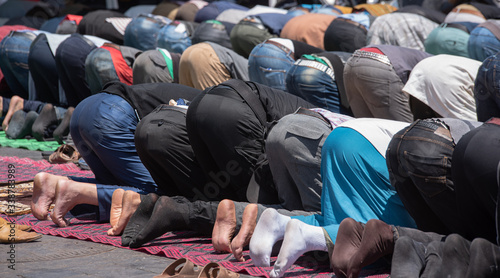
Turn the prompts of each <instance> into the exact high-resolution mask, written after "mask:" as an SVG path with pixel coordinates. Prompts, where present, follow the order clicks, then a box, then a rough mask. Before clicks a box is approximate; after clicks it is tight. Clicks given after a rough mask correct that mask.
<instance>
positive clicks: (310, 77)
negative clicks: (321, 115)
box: [286, 61, 349, 114]
mask: <svg viewBox="0 0 500 278" xmlns="http://www.w3.org/2000/svg"><path fill="white" fill-rule="evenodd" d="M310 62H312V63H318V64H321V63H319V62H316V61H310ZM321 65H322V64H321ZM331 70H332V71H333V69H331ZM286 88H287V91H288V92H289V93H291V94H293V95H296V96H298V97H301V98H303V99H305V100H307V101H309V102H310V103H312V104H314V105H316V106H317V107H320V108H324V109H327V110H329V111H331V112H335V113H340V114H349V113H348V112H347V111H346V109H345V108H344V107H342V106H341V104H340V95H339V90H338V87H337V82H336V81H335V80H334V79H332V77H331V76H330V75H328V74H327V73H326V72H324V71H321V70H319V69H316V68H313V67H308V66H305V65H297V64H294V65H292V67H291V68H290V69H289V70H288V73H287V75H286Z"/></svg>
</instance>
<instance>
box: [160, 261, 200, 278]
mask: <svg viewBox="0 0 500 278" xmlns="http://www.w3.org/2000/svg"><path fill="white" fill-rule="evenodd" d="M199 273H200V267H199V266H197V265H195V264H194V263H193V262H192V261H190V260H189V259H186V258H180V259H178V260H176V261H174V262H173V263H171V264H170V265H169V266H167V268H165V270H164V271H163V272H162V273H161V274H160V275H157V276H155V277H153V278H164V277H176V278H193V277H198V275H199Z"/></svg>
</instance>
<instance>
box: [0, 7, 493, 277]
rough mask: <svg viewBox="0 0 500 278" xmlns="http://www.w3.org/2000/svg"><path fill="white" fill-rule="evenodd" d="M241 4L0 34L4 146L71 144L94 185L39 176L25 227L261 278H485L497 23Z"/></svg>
mask: <svg viewBox="0 0 500 278" xmlns="http://www.w3.org/2000/svg"><path fill="white" fill-rule="evenodd" d="M0 2H1V1H0ZM11 2H12V1H6V2H5V1H4V4H3V5H6V4H9V3H11ZM247 2H248V1H247ZM247 2H245V1H240V2H238V1H237V2H225V1H214V2H211V1H208V2H205V1H199V0H194V1H188V2H185V3H183V4H179V2H178V1H176V2H168V1H163V2H161V3H159V4H157V5H142V6H141V5H138V6H136V7H130V9H128V10H127V12H125V13H124V14H122V13H120V12H118V11H111V10H91V9H90V8H88V9H86V8H82V7H84V6H78V9H77V10H78V12H79V13H80V14H81V15H78V14H64V13H63V12H62V11H61V10H60V11H58V12H59V14H58V17H55V16H54V17H52V18H50V19H47V20H46V21H44V23H43V24H41V25H40V26H34V25H33V24H35V23H37V21H36V20H32V19H31V20H28V19H29V18H30V17H29V16H25V17H24V21H23V20H20V21H17V22H24V23H29V24H28V26H26V25H15V24H10V25H9V24H4V25H2V26H0V36H1V38H2V40H1V42H0V69H1V70H2V76H0V78H2V80H1V82H0V93H1V95H0V98H1V101H0V105H1V106H0V108H1V111H2V115H3V118H4V119H3V123H2V128H3V130H4V131H6V135H7V137H9V138H12V139H20V138H25V137H26V136H33V137H35V138H36V139H37V140H40V141H43V140H47V138H55V139H56V140H57V141H59V142H60V143H64V142H65V140H68V139H71V140H72V142H73V144H74V147H75V148H76V149H77V150H78V152H79V153H80V155H81V157H82V158H83V159H84V160H85V162H86V163H87V164H88V166H89V167H90V169H91V170H92V172H93V173H94V175H95V179H88V178H79V177H66V176H57V175H53V174H49V173H45V172H42V173H38V174H37V175H36V176H35V177H34V190H33V199H32V202H31V209H32V214H33V215H34V216H35V217H36V218H37V219H39V220H52V221H53V222H54V223H55V224H57V225H58V226H60V227H65V226H67V225H69V222H68V221H67V219H66V217H67V216H66V215H67V213H68V212H71V214H72V215H73V216H78V215H81V214H86V213H90V212H91V213H95V215H96V220H97V221H98V222H102V223H104V222H109V223H110V224H111V228H110V229H109V231H108V232H107V233H108V235H109V236H121V243H122V245H123V246H129V247H131V248H137V247H140V246H143V245H145V244H148V242H150V241H153V240H154V239H156V238H158V237H160V236H162V235H163V234H165V233H167V232H170V231H180V230H191V231H196V232H198V233H200V234H201V235H206V236H211V238H212V243H213V247H214V249H215V250H216V251H219V252H230V253H232V254H233V255H234V258H235V259H236V260H237V261H244V260H245V259H248V258H245V256H244V250H246V249H247V248H248V249H249V255H250V258H251V260H252V263H253V264H254V265H255V266H262V267H264V266H270V265H271V257H272V256H274V255H277V259H276V261H275V262H274V265H273V269H272V270H271V272H270V274H269V275H270V276H271V277H281V276H283V275H284V274H285V272H286V271H287V269H289V268H290V267H291V265H292V264H294V263H295V261H296V260H297V259H298V258H299V257H300V256H301V255H303V254H304V253H306V252H309V251H324V252H328V255H329V258H330V265H331V267H332V269H333V271H334V272H335V274H336V275H337V276H339V277H357V276H359V275H360V272H361V270H362V269H363V268H364V267H367V266H369V265H371V264H373V263H376V262H377V263H379V264H380V263H381V264H391V261H392V264H391V270H390V272H391V277H420V276H425V277H498V276H499V275H500V269H499V265H500V247H499V246H498V245H497V244H498V241H497V240H498V238H499V234H498V233H499V232H500V226H499V225H500V219H499V217H500V215H499V214H498V213H500V209H499V207H498V206H497V205H498V200H499V198H500V195H499V194H500V192H499V191H498V186H499V183H500V181H499V179H500V178H499V177H500V163H499V162H500V140H499V139H498V138H500V101H499V100H498V98H499V97H500V90H499V88H500V84H499V82H500V79H499V78H498V74H500V69H499V66H500V58H499V56H498V55H500V52H499V54H497V52H498V51H500V20H496V19H500V8H498V7H497V6H496V5H495V4H494V3H493V2H492V3H486V2H481V3H479V2H472V3H469V2H467V3H461V2H460V3H459V2H457V1H454V2H453V3H452V2H447V1H443V2H439V1H427V0H424V1H422V2H421V3H420V2H419V5H405V1H393V2H391V3H385V4H384V3H378V4H359V5H352V3H347V2H346V3H343V2H342V1H340V2H336V3H332V5H325V3H326V2H328V1H323V2H320V1H317V3H316V1H309V2H307V1H297V2H293V1H279V2H278V3H277V4H276V3H274V4H273V5H272V7H270V6H265V5H266V4H267V1H265V2H266V3H260V2H259V4H261V5H257V6H255V7H253V6H254V5H255V4H256V3H247ZM270 2H271V1H270ZM437 2H439V3H437ZM48 3H50V1H48ZM412 3H413V2H412ZM240 4H241V5H240ZM280 4H281V6H280ZM333 4H335V5H333ZM31 5H35V4H31ZM41 7H43V8H45V9H47V7H46V6H43V5H42V6H41ZM457 7H458V8H457ZM66 8H68V9H67V10H68V11H74V10H75V9H76V7H73V8H72V9H69V6H68V7H66ZM0 9H3V8H2V5H0ZM61 9H62V8H61ZM6 10H7V9H4V11H6ZM1 16H2V13H1V12H0V17H1ZM12 22H16V21H15V20H12ZM30 24H31V25H30ZM13 53H16V55H14V54H13ZM496 117H499V118H496ZM495 134H496V135H495ZM51 206H53V209H51V210H50V208H51ZM277 244H280V246H278V247H276V246H275V245H277ZM273 250H275V251H276V250H279V251H278V252H277V253H273ZM391 258H392V259H391Z"/></svg>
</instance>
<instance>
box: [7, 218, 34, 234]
mask: <svg viewBox="0 0 500 278" xmlns="http://www.w3.org/2000/svg"><path fill="white" fill-rule="evenodd" d="M5 225H8V226H11V223H10V222H7V220H5V219H3V218H2V217H0V228H2V227H3V226H5ZM14 225H15V227H16V228H17V229H19V230H21V231H25V232H29V231H31V226H28V225H21V224H14Z"/></svg>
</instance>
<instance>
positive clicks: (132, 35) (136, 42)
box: [123, 15, 165, 50]
mask: <svg viewBox="0 0 500 278" xmlns="http://www.w3.org/2000/svg"><path fill="white" fill-rule="evenodd" d="M163 26H165V23H164V22H162V21H160V20H157V19H155V18H154V17H151V16H147V15H139V16H137V17H136V18H134V19H133V20H132V21H131V22H130V23H129V24H128V25H127V28H126V29H125V35H124V37H123V45H126V46H130V47H134V48H137V49H140V50H150V49H155V48H156V38H157V36H158V32H159V31H160V29H161V28H162V27H163Z"/></svg>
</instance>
